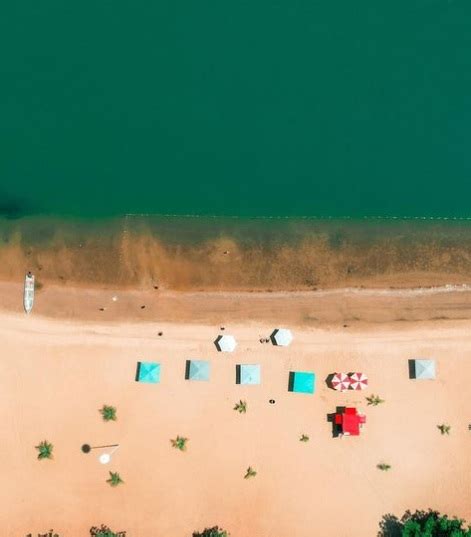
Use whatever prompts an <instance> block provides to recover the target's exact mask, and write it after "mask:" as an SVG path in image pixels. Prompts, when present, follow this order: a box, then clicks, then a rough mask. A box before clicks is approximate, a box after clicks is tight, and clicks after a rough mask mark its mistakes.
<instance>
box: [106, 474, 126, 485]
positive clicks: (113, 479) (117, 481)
mask: <svg viewBox="0 0 471 537" xmlns="http://www.w3.org/2000/svg"><path fill="white" fill-rule="evenodd" d="M106 482H107V483H109V484H110V486H112V487H117V486H118V485H121V484H122V483H124V481H123V480H122V479H121V476H120V475H119V474H118V472H110V477H109V479H107V480H106Z"/></svg>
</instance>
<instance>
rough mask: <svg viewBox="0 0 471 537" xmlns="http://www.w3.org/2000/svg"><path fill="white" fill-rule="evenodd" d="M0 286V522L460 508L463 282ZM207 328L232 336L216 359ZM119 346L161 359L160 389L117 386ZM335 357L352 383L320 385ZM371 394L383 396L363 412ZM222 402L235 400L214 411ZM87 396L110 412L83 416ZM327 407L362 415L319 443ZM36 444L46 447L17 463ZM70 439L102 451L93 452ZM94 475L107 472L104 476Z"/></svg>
mask: <svg viewBox="0 0 471 537" xmlns="http://www.w3.org/2000/svg"><path fill="white" fill-rule="evenodd" d="M0 293H1V296H2V310H1V312H0V334H1V340H2V360H1V361H0V378H1V389H0V402H1V403H0V412H1V419H2V423H3V427H2V429H1V432H0V435H1V442H0V453H1V459H2V461H3V468H2V473H3V477H4V482H5V483H7V484H8V486H5V487H2V491H1V492H0V495H1V496H0V500H1V504H2V510H1V512H0V527H1V528H2V532H1V533H2V535H6V536H12V537H13V536H21V537H22V536H24V535H27V534H28V533H33V535H35V532H36V533H37V532H45V531H47V530H49V529H50V528H54V530H55V531H56V532H58V533H60V535H61V537H62V536H72V537H79V536H82V535H87V534H88V533H87V532H88V530H89V528H90V527H91V526H92V525H97V524H100V523H106V524H108V525H109V526H111V527H112V528H113V529H114V530H115V531H118V530H127V532H128V535H129V536H130V537H158V536H162V537H167V536H168V537H169V536H172V537H187V536H190V535H191V533H192V531H194V530H196V529H203V528H204V527H206V526H210V525H215V524H219V525H220V526H222V527H224V528H225V529H227V530H228V531H229V532H230V534H231V536H232V537H293V536H296V537H308V536H309V537H311V536H312V535H323V536H332V537H343V536H351V537H356V536H358V537H360V536H361V537H365V536H374V535H376V533H377V531H378V525H379V522H380V520H381V517H383V516H384V515H386V514H388V513H394V514H396V515H401V514H402V512H403V511H404V510H405V509H408V508H409V509H416V508H428V507H432V508H436V509H438V510H441V511H443V512H446V513H449V514H452V515H458V516H461V517H464V518H467V519H468V520H469V519H471V509H470V506H469V502H468V500H467V497H468V491H469V488H470V486H471V477H470V476H471V473H470V469H471V462H470V458H469V455H468V453H469V448H470V442H471V433H470V432H469V431H468V423H469V422H471V416H470V415H469V412H468V411H469V408H468V407H469V405H468V402H469V395H468V392H469V390H468V386H467V383H468V378H469V376H470V374H471V365H470V363H471V361H470V360H469V357H470V356H471V336H470V334H469V328H468V327H469V322H468V319H469V318H470V317H471V311H470V310H471V308H470V304H471V301H470V294H469V291H468V290H467V289H466V288H460V289H458V288H457V289H455V290H454V291H451V290H450V289H448V290H447V289H443V290H433V289H432V290H415V291H413V292H409V294H407V293H404V292H403V291H401V293H395V292H394V291H392V290H387V291H386V290H384V291H382V292H381V291H378V290H376V291H375V290H370V291H368V290H366V291H365V290H363V291H362V292H358V291H352V290H350V291H348V290H347V291H345V290H344V291H339V292H337V293H331V294H328V293H327V294H324V295H322V294H320V295H319V296H318V297H316V295H315V293H311V294H308V295H306V294H303V293H301V294H269V293H265V294H263V293H259V294H253V296H250V294H249V293H247V294H230V293H228V294H224V293H223V294H217V293H214V294H211V293H206V294H205V293H200V294H198V293H180V294H178V293H171V292H168V293H165V292H162V293H160V291H158V292H153V291H130V290H128V291H125V290H112V289H108V290H104V289H101V290H99V289H85V288H83V287H82V288H71V289H67V288H64V287H60V286H57V287H54V286H46V287H45V288H44V289H43V290H41V291H40V292H39V293H38V294H37V301H36V305H35V310H34V313H33V314H32V315H31V316H29V317H26V316H25V315H24V314H22V313H21V309H20V308H21V286H20V285H18V284H12V283H8V282H3V283H2V284H1V285H0ZM113 296H115V297H117V300H115V301H113V300H112V297H113ZM143 305H145V306H146V307H145V308H142V306H143ZM100 308H104V311H101V310H100ZM113 308H114V309H113ZM244 312H245V317H244ZM221 325H223V326H225V333H231V334H233V335H234V336H235V337H236V338H237V340H238V343H239V345H238V348H237V350H236V351H235V352H234V353H233V354H229V355H227V354H224V355H223V354H221V353H218V352H217V350H216V348H215V346H214V344H213V341H214V339H215V338H216V336H217V335H218V334H219V333H220V326H221ZM278 325H285V326H288V327H290V328H291V329H292V330H293V333H294V336H295V339H294V342H293V343H292V345H291V346H290V347H288V348H277V347H274V346H272V345H269V344H261V343H260V342H259V339H260V338H261V337H266V336H268V335H269V333H270V332H271V331H272V329H273V328H274V327H275V326H278ZM344 325H347V326H344ZM159 331H161V332H163V335H162V336H158V335H157V334H158V332H159ZM414 357H429V358H433V359H435V360H436V363H437V380H435V381H422V382H420V381H413V380H410V379H409V378H408V362H407V361H408V359H410V358H414ZM188 358H200V359H207V360H209V361H210V362H211V368H212V371H211V379H210V382H209V383H204V382H200V383H198V382H189V381H186V380H185V379H184V370H185V361H186V360H187V359H188ZM138 360H143V361H156V362H160V363H161V365H162V378H161V382H160V384H158V385H150V384H149V385H146V384H140V383H136V382H135V381H134V377H135V373H136V363H137V361H138ZM238 363H259V364H260V365H261V368H262V382H261V385H260V386H245V387H244V386H238V385H236V384H235V366H236V364H238ZM293 370H308V371H314V372H315V373H316V375H317V389H316V393H315V394H314V395H312V396H309V395H302V394H293V393H288V390H287V387H288V375H289V372H290V371H293ZM339 370H340V371H355V370H360V371H364V372H365V373H367V374H368V376H369V379H370V388H369V389H368V390H367V391H366V393H365V392H348V393H343V394H340V393H337V392H334V391H333V390H330V389H329V388H328V387H327V386H326V384H325V382H324V380H325V379H326V377H327V376H328V375H329V374H330V373H332V372H334V371H339ZM372 393H374V394H379V395H380V396H381V397H382V398H383V399H385V401H386V402H385V403H384V404H383V405H380V406H378V407H368V406H367V405H366V401H365V398H364V397H365V395H370V394H372ZM239 399H245V400H246V401H247V404H248V410H247V413H246V414H245V415H240V414H238V413H237V412H234V410H233V406H234V404H235V403H236V402H237V401H238V400H239ZM269 399H275V401H276V403H275V404H274V405H271V404H269ZM105 403H106V404H111V405H114V406H116V408H117V409H118V420H117V421H116V422H113V423H104V422H103V421H102V419H101V417H100V415H99V412H98V409H99V408H100V407H101V406H102V405H103V404H105ZM346 404H347V405H348V404H352V405H356V406H358V407H359V408H361V409H362V410H364V411H365V413H366V415H367V423H366V426H365V428H364V429H363V431H362V434H361V436H360V437H358V438H353V437H351V438H346V437H344V438H341V439H339V438H336V439H334V438H332V426H331V424H330V423H329V422H328V421H327V414H329V413H331V412H334V411H335V408H336V406H339V405H346ZM440 423H448V424H449V425H451V434H450V436H441V435H440V433H439V431H438V430H437V428H436V427H437V425H438V424H440ZM301 434H307V435H309V437H310V441H309V442H308V443H302V442H300V441H299V437H300V436H301ZM177 435H182V436H185V437H188V438H189V442H188V449H187V451H186V452H184V453H182V452H179V451H178V450H175V449H173V448H172V447H171V445H170V439H171V438H175V437H176V436H177ZM44 439H47V440H49V441H50V442H52V443H53V444H54V460H52V461H47V460H46V461H37V460H36V452H35V449H34V446H35V445H37V444H38V443H39V441H41V440H44ZM84 443H89V444H91V445H104V444H114V443H119V445H120V448H119V450H118V451H117V452H116V453H115V455H114V456H113V460H112V462H111V463H110V465H108V466H102V465H100V464H99V463H98V461H97V457H96V453H94V452H92V453H91V454H88V455H85V454H83V453H82V452H81V451H80V447H81V445H82V444H84ZM380 462H387V463H389V464H390V465H391V466H392V468H391V470H390V471H389V472H381V471H379V470H378V469H377V468H376V465H377V464H378V463H380ZM248 466H252V467H253V468H255V470H256V471H257V472H258V474H257V476H256V477H255V478H253V479H251V480H245V479H244V478H243V476H244V473H245V471H246V469H247V467H248ZM108 470H111V471H118V472H119V473H120V474H121V476H122V478H123V479H124V481H125V483H124V484H123V485H122V486H120V487H118V488H116V489H113V488H111V487H110V486H109V485H108V484H107V483H106V479H107V478H108Z"/></svg>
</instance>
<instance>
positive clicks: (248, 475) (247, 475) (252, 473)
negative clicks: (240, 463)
mask: <svg viewBox="0 0 471 537" xmlns="http://www.w3.org/2000/svg"><path fill="white" fill-rule="evenodd" d="M256 475H257V472H256V471H255V470H254V469H253V468H252V467H251V466H249V467H248V468H247V471H246V472H245V475H244V479H250V478H251V477H255V476H256Z"/></svg>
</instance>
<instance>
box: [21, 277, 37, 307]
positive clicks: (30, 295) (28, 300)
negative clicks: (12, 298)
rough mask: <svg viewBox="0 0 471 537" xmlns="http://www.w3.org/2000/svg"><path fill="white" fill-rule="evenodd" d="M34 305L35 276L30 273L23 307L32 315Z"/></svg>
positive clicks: (27, 278)
mask: <svg viewBox="0 0 471 537" xmlns="http://www.w3.org/2000/svg"><path fill="white" fill-rule="evenodd" d="M33 304H34V275H33V274H31V272H28V274H26V276H25V290H24V294H23V306H24V308H25V311H26V313H30V312H31V310H32V309H33Z"/></svg>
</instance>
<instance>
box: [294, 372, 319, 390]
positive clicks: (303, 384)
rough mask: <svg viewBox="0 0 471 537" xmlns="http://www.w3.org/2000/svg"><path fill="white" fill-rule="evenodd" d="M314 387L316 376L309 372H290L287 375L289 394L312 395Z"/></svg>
mask: <svg viewBox="0 0 471 537" xmlns="http://www.w3.org/2000/svg"><path fill="white" fill-rule="evenodd" d="M315 385H316V374H315V373H312V372H311V371H291V372H290V374H289V386H288V390H289V391H290V392H296V393H314V390H315Z"/></svg>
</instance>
